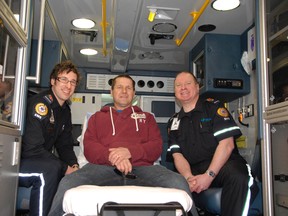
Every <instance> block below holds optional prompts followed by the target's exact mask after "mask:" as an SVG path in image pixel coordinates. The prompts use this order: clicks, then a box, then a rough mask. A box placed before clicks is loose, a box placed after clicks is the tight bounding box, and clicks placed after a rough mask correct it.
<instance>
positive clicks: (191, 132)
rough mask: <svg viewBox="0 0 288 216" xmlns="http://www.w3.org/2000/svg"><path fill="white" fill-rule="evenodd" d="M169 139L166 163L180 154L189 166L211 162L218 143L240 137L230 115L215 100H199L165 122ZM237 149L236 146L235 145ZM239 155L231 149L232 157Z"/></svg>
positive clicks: (235, 150) (239, 132)
mask: <svg viewBox="0 0 288 216" xmlns="http://www.w3.org/2000/svg"><path fill="white" fill-rule="evenodd" d="M168 130H169V131H170V132H169V140H168V145H169V148H168V152H167V160H169V161H173V158H172V154H173V153H175V152H179V153H182V154H183V155H184V157H185V158H186V159H187V160H188V162H189V163H190V165H191V166H193V165H196V164H199V163H201V162H205V161H206V162H208V161H209V162H210V161H211V160H212V157H213V155H214V153H215V150H216V148H217V145H218V143H219V142H220V141H221V140H223V139H225V138H228V137H233V136H234V137H235V136H240V135H241V131H240V128H239V127H238V126H237V125H236V123H235V122H234V120H233V118H232V117H231V115H230V114H229V112H228V111H227V110H226V108H224V107H223V106H221V105H220V103H219V102H217V101H216V102H214V101H207V100H205V101H200V100H198V102H197V104H196V106H195V108H194V109H193V110H192V111H190V112H188V113H185V112H184V110H183V108H182V109H181V110H180V112H179V113H176V114H175V115H174V116H173V117H172V118H170V120H169V122H168ZM235 146H236V145H235ZM234 155H239V153H238V150H237V148H234V150H233V153H232V155H231V157H233V156H234Z"/></svg>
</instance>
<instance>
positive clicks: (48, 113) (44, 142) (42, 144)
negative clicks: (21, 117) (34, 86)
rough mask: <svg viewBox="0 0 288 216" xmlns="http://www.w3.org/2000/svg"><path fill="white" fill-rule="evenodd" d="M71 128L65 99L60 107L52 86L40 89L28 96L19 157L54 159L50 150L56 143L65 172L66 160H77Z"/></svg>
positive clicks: (69, 113)
mask: <svg viewBox="0 0 288 216" xmlns="http://www.w3.org/2000/svg"><path fill="white" fill-rule="evenodd" d="M71 131H72V124H71V112H70V107H69V105H68V104H67V103H66V102H65V103H64V104H63V106H62V107H61V106H60V105H59V103H58V101H57V99H56V98H55V96H54V94H53V92H52V91H51V90H48V91H45V92H42V93H39V94H38V95H36V96H34V97H33V98H31V99H30V100H29V104H28V109H27V122H26V130H25V134H24V136H23V144H22V158H33V157H38V158H39V157H40V158H43V157H44V158H51V159H53V158H54V159H55V155H54V154H53V153H52V150H53V147H56V149H57V153H58V154H59V157H60V158H61V160H62V163H63V174H64V173H65V171H66V169H67V164H69V165H70V166H72V165H73V164H77V158H76V156H75V153H74V151H73V138H72V133H71Z"/></svg>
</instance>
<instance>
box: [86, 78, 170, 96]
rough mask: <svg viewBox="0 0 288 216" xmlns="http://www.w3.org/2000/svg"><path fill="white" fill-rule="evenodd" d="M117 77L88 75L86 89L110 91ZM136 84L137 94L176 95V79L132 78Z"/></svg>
mask: <svg viewBox="0 0 288 216" xmlns="http://www.w3.org/2000/svg"><path fill="white" fill-rule="evenodd" d="M114 77H115V75H101V74H87V82H86V89H88V90H99V91H103V90H104V91H109V90H110V89H111V83H112V79H113V78H114ZM131 77H132V78H133V79H134V80H135V83H136V86H135V89H136V93H145V92H150V93H168V94H174V78H170V77H148V76H131Z"/></svg>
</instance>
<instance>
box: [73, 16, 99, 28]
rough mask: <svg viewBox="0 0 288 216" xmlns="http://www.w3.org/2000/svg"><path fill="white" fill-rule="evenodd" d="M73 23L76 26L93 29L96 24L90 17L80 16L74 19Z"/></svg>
mask: <svg viewBox="0 0 288 216" xmlns="http://www.w3.org/2000/svg"><path fill="white" fill-rule="evenodd" d="M72 25H73V26H75V27H76V28H83V29H91V28H93V27H94V26H95V22H94V21H93V20H90V19H86V18H80V19H74V20H72Z"/></svg>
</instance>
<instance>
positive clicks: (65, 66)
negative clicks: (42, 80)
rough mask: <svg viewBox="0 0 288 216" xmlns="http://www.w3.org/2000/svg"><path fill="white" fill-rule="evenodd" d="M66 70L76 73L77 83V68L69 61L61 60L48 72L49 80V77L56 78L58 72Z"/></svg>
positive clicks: (78, 77) (78, 74)
mask: <svg viewBox="0 0 288 216" xmlns="http://www.w3.org/2000/svg"><path fill="white" fill-rule="evenodd" d="M63 72H66V73H70V72H73V73H75V74H76V75H77V83H78V82H79V81H80V78H81V77H80V73H79V71H78V69H77V68H76V66H75V65H74V64H73V63H72V62H71V61H70V60H67V61H63V62H60V63H58V64H56V65H55V66H54V68H53V70H52V72H51V74H50V80H51V79H55V80H56V79H57V77H58V76H59V74H61V73H63Z"/></svg>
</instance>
